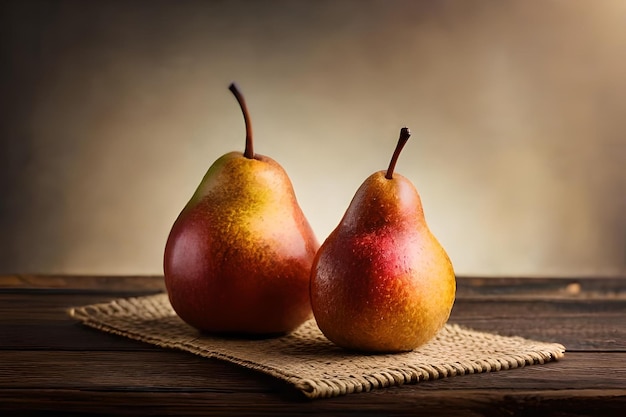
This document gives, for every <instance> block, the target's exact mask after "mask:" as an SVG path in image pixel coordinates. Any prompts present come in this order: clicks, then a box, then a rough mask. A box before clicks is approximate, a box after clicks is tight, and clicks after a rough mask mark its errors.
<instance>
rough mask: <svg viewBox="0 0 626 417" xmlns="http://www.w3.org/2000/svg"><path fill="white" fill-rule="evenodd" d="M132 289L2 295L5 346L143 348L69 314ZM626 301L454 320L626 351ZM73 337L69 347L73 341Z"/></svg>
mask: <svg viewBox="0 0 626 417" xmlns="http://www.w3.org/2000/svg"><path fill="white" fill-rule="evenodd" d="M128 295H129V294H128V293H110V294H92V293H89V294H65V293H51V294H47V293H45V294H41V293H36V294H32V293H16V294H0V331H1V334H2V338H1V339H0V350H3V349H17V348H23V349H75V350H102V349H112V348H117V349H122V350H128V349H142V350H145V349H146V347H145V346H144V344H140V343H137V342H132V343H126V342H125V341H122V338H120V337H119V336H112V335H107V334H103V333H102V332H99V331H95V330H92V329H88V328H85V327H84V326H82V325H80V324H78V322H76V321H74V320H73V319H71V318H70V317H69V316H68V315H67V309H68V308H69V307H71V306H77V305H84V304H91V303H96V302H106V301H109V300H111V299H114V298H117V296H128ZM624 317H626V300H598V299H590V300H579V301H575V300H563V299H559V300H541V301H532V300H527V299H526V300H499V299H488V300H481V299H475V298H472V299H459V300H457V302H456V303H455V306H454V308H453V311H452V315H451V318H450V322H452V323H458V324H461V325H464V326H467V327H471V328H473V329H476V330H481V331H486V332H493V333H499V334H502V335H506V336H522V337H526V338H531V339H537V340H541V341H548V342H558V343H561V344H563V345H565V347H566V348H567V349H568V350H569V351H582V350H589V351H591V350H596V351H606V350H613V351H626V320H624ZM68 340H72V344H71V345H69V346H68V343H67V341H68Z"/></svg>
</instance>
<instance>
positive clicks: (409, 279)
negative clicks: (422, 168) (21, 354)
mask: <svg viewBox="0 0 626 417" xmlns="http://www.w3.org/2000/svg"><path fill="white" fill-rule="evenodd" d="M409 137H410V132H409V130H408V129H407V128H403V129H402V130H401V132H400V139H399V140H398V145H397V147H396V149H395V152H394V154H393V157H392V158H391V162H390V163H389V167H388V169H387V170H386V171H379V172H376V173H374V174H372V175H371V176H369V177H368V178H367V179H366V180H365V182H363V184H362V185H361V186H360V187H359V189H358V190H357V192H356V194H355V196H354V198H353V199H352V201H351V203H350V205H349V207H348V209H347V211H346V213H345V214H344V216H343V218H342V219H341V221H340V223H339V225H338V226H337V227H336V228H335V229H334V230H333V231H332V233H331V234H330V235H329V236H328V238H327V239H326V240H325V241H324V243H323V244H322V246H321V247H320V249H319V251H318V252H317V255H316V257H315V260H314V262H313V267H312V270H311V305H312V308H313V314H314V316H315V319H316V321H317V324H318V326H319V328H320V330H321V331H322V333H323V334H324V335H325V336H326V337H327V338H328V339H329V340H331V341H332V342H334V343H335V344H337V345H338V346H341V347H344V348H346V349H350V350H356V351H365V352H403V351H410V350H413V349H415V348H417V347H419V346H421V345H423V344H425V343H426V342H428V341H429V340H431V339H432V338H433V337H434V336H435V335H436V334H437V333H438V332H439V331H440V330H441V328H442V327H443V326H444V325H445V323H446V322H447V321H448V318H449V316H450V312H451V310H452V306H453V304H454V299H455V292H456V280H455V275H454V270H453V267H452V263H451V262H450V259H449V257H448V255H447V254H446V252H445V250H444V249H443V247H442V246H441V244H440V243H439V242H438V241H437V239H436V238H435V236H434V235H433V234H432V233H431V231H430V229H429V228H428V225H427V224H426V220H425V217H424V211H423V208H422V203H421V199H420V196H419V194H418V192H417V190H416V189H415V187H414V185H413V184H412V183H411V182H410V181H409V180H408V179H407V178H406V177H403V176H402V175H400V174H398V173H394V169H395V165H396V161H397V159H398V156H399V154H400V151H401V150H402V148H403V147H404V145H405V144H406V142H407V140H408V139H409Z"/></svg>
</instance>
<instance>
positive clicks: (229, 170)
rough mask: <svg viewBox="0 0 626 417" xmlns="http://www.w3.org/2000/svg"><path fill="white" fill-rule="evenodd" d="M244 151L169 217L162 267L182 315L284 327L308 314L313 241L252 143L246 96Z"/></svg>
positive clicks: (276, 169)
mask: <svg viewBox="0 0 626 417" xmlns="http://www.w3.org/2000/svg"><path fill="white" fill-rule="evenodd" d="M230 90H231V92H232V93H233V94H234V95H235V97H236V99H237V101H238V102H239V104H240V106H241V110H242V112H243V115H244V121H245V125H246V146H245V151H244V152H243V153H241V152H230V153H227V154H225V155H223V156H222V157H220V158H219V159H217V160H216V161H215V162H214V163H213V165H212V166H211V167H210V168H209V170H208V171H207V173H206V175H205V176H204V178H203V179H202V181H201V182H200V185H199V186H198V188H197V190H196V191H195V193H194V194H193V196H192V197H191V199H190V200H189V202H188V203H187V205H186V206H185V207H184V208H183V210H182V212H181V213H180V214H179V216H178V218H177V219H176V221H175V223H174V225H173V227H172V229H171V231H170V234H169V237H168V239H167V244H166V247H165V255H164V262H163V267H164V268H163V269H164V275H165V285H166V289H167V293H168V296H169V300H170V302H171V304H172V307H173V308H174V310H175V311H176V313H177V314H178V315H179V316H180V318H182V319H183V320H184V321H185V322H187V323H188V324H190V325H191V326H193V327H196V328H197V329H199V330H202V331H205V332H211V333H233V334H238V335H253V336H259V335H273V334H282V333H288V332H290V331H292V330H294V329H295V328H296V327H298V326H299V325H300V324H302V323H303V322H304V321H306V320H307V319H309V318H310V317H311V306H310V299H309V274H310V270H311V265H312V263H313V258H314V256H315V253H316V251H317V249H318V247H319V243H318V241H317V239H316V237H315V235H314V233H313V230H312V229H311V226H310V225H309V223H308V221H307V219H306V218H305V216H304V214H303V212H302V210H301V208H300V206H299V205H298V202H297V200H296V195H295V192H294V189H293V186H292V183H291V181H290V179H289V177H288V175H287V173H286V172H285V170H284V169H283V168H282V167H281V166H280V165H279V164H278V163H277V162H276V161H274V160H273V159H271V158H269V157H267V156H263V155H260V154H257V153H255V152H254V150H253V140H252V128H251V125H250V117H249V114H248V109H247V106H246V103H245V100H244V98H243V96H242V95H241V93H240V92H239V90H238V89H237V87H236V86H235V85H234V84H231V86H230Z"/></svg>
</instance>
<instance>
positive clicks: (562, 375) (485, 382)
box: [0, 349, 626, 394]
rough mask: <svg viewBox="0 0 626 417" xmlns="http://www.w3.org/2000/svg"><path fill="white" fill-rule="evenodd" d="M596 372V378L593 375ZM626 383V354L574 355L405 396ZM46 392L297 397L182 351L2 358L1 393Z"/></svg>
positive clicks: (279, 385) (436, 384) (256, 375)
mask: <svg viewBox="0 0 626 417" xmlns="http://www.w3.org/2000/svg"><path fill="white" fill-rule="evenodd" d="M590 367H593V372H589V369H590ZM16 375H19V378H16ZM625 381H626V353H623V352H619V353H595V354H589V353H568V354H566V356H565V357H564V358H563V359H561V360H559V361H556V362H550V363H547V364H543V365H533V366H526V367H523V368H516V369H510V370H505V371H498V372H491V373H484V374H472V375H462V376H456V377H451V378H445V379H440V380H435V381H423V382H420V383H418V384H416V385H410V386H405V387H399V388H397V389H404V390H408V391H412V390H414V389H415V387H416V386H419V387H420V388H419V389H420V390H434V391H439V390H455V389H470V388H472V387H480V389H483V390H515V389H519V390H533V389H537V390H541V389H543V388H542V387H549V388H550V389H551V390H556V389H559V390H570V389H611V388H615V387H619V386H622V387H624V388H625V389H626V386H624V382H625ZM42 386H45V387H55V388H59V389H81V388H82V389H86V390H96V391H101V390H128V391H136V390H140V391H145V390H158V391H168V390H171V391H190V390H191V391H210V392H220V393H230V392H233V393H234V392H274V393H278V392H281V393H283V394H285V393H288V392H289V391H291V390H290V389H289V386H288V385H287V384H286V383H284V382H281V381H279V380H277V379H274V378H272V377H269V376H267V375H265V374H262V373H260V372H254V371H250V370H247V369H244V368H242V367H239V366H236V365H234V364H230V363H227V362H224V361H218V360H212V359H205V358H201V357H198V356H195V355H192V354H189V353H186V352H179V351H175V350H164V349H162V350H158V351H157V350H154V351H134V352H119V351H109V352H101V351H98V352H76V351H49V352H39V351H3V352H2V357H1V358H0V389H9V388H20V389H22V388H23V389H26V388H32V389H36V388H39V387H42ZM394 389H395V388H394ZM293 391H294V392H295V390H293ZM292 394H293V393H292Z"/></svg>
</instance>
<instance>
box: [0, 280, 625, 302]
mask: <svg viewBox="0 0 626 417" xmlns="http://www.w3.org/2000/svg"><path fill="white" fill-rule="evenodd" d="M0 290H4V291H7V290H53V291H97V292H157V291H165V283H164V280H163V277H162V276H159V275H110V276H107V275H44V274H41V275H36V274H14V275H0ZM530 296H532V297H533V298H537V297H540V298H541V297H545V298H571V299H578V298H603V299H626V277H579V278H568V277H468V276H461V277H457V297H458V298H474V297H478V298H484V297H497V298H499V299H502V298H524V297H530Z"/></svg>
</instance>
